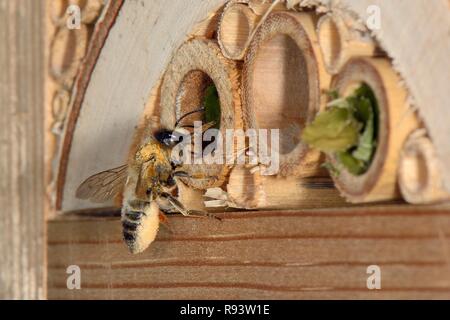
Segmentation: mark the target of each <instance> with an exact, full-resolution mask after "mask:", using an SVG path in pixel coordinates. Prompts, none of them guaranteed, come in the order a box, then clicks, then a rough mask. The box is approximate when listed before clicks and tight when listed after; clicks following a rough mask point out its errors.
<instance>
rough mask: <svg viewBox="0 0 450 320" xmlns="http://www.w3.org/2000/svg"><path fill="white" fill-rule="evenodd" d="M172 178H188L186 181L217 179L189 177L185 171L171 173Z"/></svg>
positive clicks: (197, 176) (199, 176)
mask: <svg viewBox="0 0 450 320" xmlns="http://www.w3.org/2000/svg"><path fill="white" fill-rule="evenodd" d="M173 176H174V177H180V178H188V179H197V180H207V179H217V177H216V176H202V175H190V174H189V173H187V172H186V171H182V170H179V171H175V172H174V173H173Z"/></svg>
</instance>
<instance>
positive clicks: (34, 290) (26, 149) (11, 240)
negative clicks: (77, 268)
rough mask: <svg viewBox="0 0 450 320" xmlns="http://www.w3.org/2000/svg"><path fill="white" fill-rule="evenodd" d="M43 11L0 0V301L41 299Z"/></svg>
mask: <svg viewBox="0 0 450 320" xmlns="http://www.w3.org/2000/svg"><path fill="white" fill-rule="evenodd" d="M43 6H44V2H42V1H35V0H23V1H20V2H19V1H10V0H0V41H1V46H0V70H1V72H0V112H1V116H0V174H1V178H0V208H1V209H0V253H1V258H0V299H38V298H43V297H44V295H45V292H44V283H45V280H44V272H45V265H44V251H45V250H44V245H45V241H44V240H45V239H44V233H45V223H44V208H43V206H44V204H43V202H44V197H43V195H44V183H43V172H44V171H43V162H44V158H43V140H44V139H43V124H44V120H43V117H44V111H43V110H44V109H43V82H44V71H43V70H44V68H43V63H44V58H43V53H44V41H43V30H44V28H43V18H44V9H43Z"/></svg>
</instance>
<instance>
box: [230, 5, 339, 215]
mask: <svg viewBox="0 0 450 320" xmlns="http://www.w3.org/2000/svg"><path fill="white" fill-rule="evenodd" d="M242 78H243V80H242V81H243V84H242V88H243V112H244V122H245V127H246V129H249V128H255V129H280V148H279V151H280V170H279V173H278V174H277V175H275V176H265V175H261V173H260V172H259V171H258V170H256V171H255V170H254V169H255V168H253V169H251V168H249V166H236V167H235V168H233V170H232V171H231V173H230V177H229V180H228V184H227V188H226V191H227V196H228V200H229V203H230V204H231V205H234V206H236V207H240V208H245V209H293V208H314V207H335V206H340V205H344V204H345V200H344V199H343V198H342V197H340V195H339V192H338V191H337V189H336V188H334V184H333V181H332V179H331V178H330V177H329V176H328V175H327V173H326V172H324V170H323V169H322V168H321V167H320V165H321V160H322V157H321V155H320V153H319V152H318V151H316V150H312V149H309V148H308V147H307V146H306V145H305V144H304V143H303V142H302V141H301V140H300V134H301V130H302V129H303V128H304V126H305V125H306V123H307V122H309V121H311V120H312V119H313V118H314V116H315V114H316V113H317V112H318V111H320V110H321V109H323V108H324V107H325V103H326V95H325V91H326V90H327V89H328V88H329V85H330V76H329V75H328V74H327V73H326V71H325V69H324V68H323V62H322V60H321V55H320V49H319V47H318V44H317V37H316V34H315V21H314V18H313V17H312V16H310V15H308V14H306V13H293V12H286V11H283V12H280V11H277V12H274V13H272V14H270V15H269V16H268V18H267V20H266V21H264V23H263V24H262V25H261V26H260V28H259V29H258V31H257V32H256V34H255V36H254V38H253V40H252V42H251V43H250V46H249V49H248V51H247V54H246V57H245V60H244V69H243V77H242ZM274 151H275V150H274ZM256 169H258V168H256Z"/></svg>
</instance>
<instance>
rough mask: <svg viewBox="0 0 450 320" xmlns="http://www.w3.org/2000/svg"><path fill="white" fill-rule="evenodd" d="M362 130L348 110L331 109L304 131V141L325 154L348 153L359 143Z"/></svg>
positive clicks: (319, 116)
mask: <svg viewBox="0 0 450 320" xmlns="http://www.w3.org/2000/svg"><path fill="white" fill-rule="evenodd" d="M360 129H361V124H360V123H359V122H358V121H357V120H356V119H355V117H353V115H352V113H351V112H350V110H349V109H348V108H340V107H335V108H329V109H328V110H326V111H324V112H322V113H320V114H319V115H317V117H316V118H315V119H314V121H313V122H312V123H311V124H310V125H309V126H307V127H306V128H305V129H304V130H303V134H302V139H303V140H304V141H305V142H306V143H308V144H309V145H310V146H312V147H315V148H317V149H319V150H322V151H325V152H338V151H346V150H348V149H349V148H351V147H353V146H355V145H356V144H357V143H358V139H359V130H360Z"/></svg>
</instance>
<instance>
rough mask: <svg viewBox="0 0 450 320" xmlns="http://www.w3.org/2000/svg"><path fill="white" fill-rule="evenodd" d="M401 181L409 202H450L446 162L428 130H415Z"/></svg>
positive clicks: (403, 156)
mask: <svg viewBox="0 0 450 320" xmlns="http://www.w3.org/2000/svg"><path fill="white" fill-rule="evenodd" d="M399 184H400V190H401V193H402V195H403V198H404V199H405V200H406V201H408V202H409V203H413V204H432V203H439V202H444V201H450V193H448V192H447V190H446V189H445V187H444V182H443V180H442V164H441V162H440V160H439V158H438V156H437V153H436V149H435V147H434V145H433V143H432V142H431V140H430V138H428V137H427V136H426V132H425V130H424V129H419V130H417V131H415V132H413V133H412V134H411V135H410V136H409V138H408V140H407V141H406V143H405V145H404V147H403V151H402V154H401V158H400V166H399Z"/></svg>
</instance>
